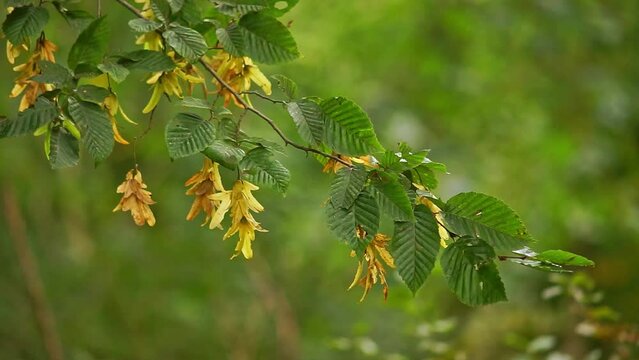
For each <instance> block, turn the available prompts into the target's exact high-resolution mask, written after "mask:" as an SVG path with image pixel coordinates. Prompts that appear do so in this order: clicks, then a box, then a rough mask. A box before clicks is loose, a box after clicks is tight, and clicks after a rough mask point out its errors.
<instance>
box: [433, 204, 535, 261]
mask: <svg viewBox="0 0 639 360" xmlns="http://www.w3.org/2000/svg"><path fill="white" fill-rule="evenodd" d="M443 210H444V212H443V215H444V219H445V221H446V223H447V225H448V229H450V230H451V231H452V232H454V233H455V234H457V235H469V236H476V237H479V238H482V239H483V240H484V241H486V242H488V243H489V244H490V245H492V246H494V247H495V248H497V249H501V250H514V249H520V248H522V247H524V246H525V245H526V244H527V243H529V242H531V241H532V238H531V236H530V235H529V234H528V230H527V229H526V226H525V225H524V223H523V222H522V221H521V218H520V217H519V215H517V214H516V213H515V212H514V211H513V210H512V209H511V208H509V207H508V205H506V204H504V203H503V202H502V201H501V200H498V199H496V198H494V197H492V196H488V195H485V194H480V193H474V192H469V193H461V194H458V195H456V196H454V197H452V198H451V199H450V200H448V202H447V203H446V206H445V208H444V209H443Z"/></svg>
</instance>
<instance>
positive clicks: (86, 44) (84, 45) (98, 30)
mask: <svg viewBox="0 0 639 360" xmlns="http://www.w3.org/2000/svg"><path fill="white" fill-rule="evenodd" d="M108 42H109V25H108V24H107V22H106V17H105V16H102V17H100V18H98V19H95V20H94V21H93V22H92V23H91V24H90V25H89V26H88V27H87V28H86V29H84V31H82V32H81V33H80V35H79V36H78V39H77V40H76V41H75V43H74V44H73V46H72V47H71V50H70V51H69V59H68V63H69V67H71V68H72V69H74V68H75V67H76V66H77V65H78V64H81V63H87V64H92V65H96V64H98V63H100V62H102V57H103V56H104V54H105V53H106V51H107V45H108Z"/></svg>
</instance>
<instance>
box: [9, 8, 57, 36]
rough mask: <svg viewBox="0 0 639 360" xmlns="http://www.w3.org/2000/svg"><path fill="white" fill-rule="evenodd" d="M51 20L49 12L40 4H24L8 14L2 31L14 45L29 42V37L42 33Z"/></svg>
mask: <svg viewBox="0 0 639 360" xmlns="http://www.w3.org/2000/svg"><path fill="white" fill-rule="evenodd" d="M48 21H49V12H48V11H47V9H45V8H43V7H40V6H31V5H30V6H23V7H19V8H16V9H14V10H13V11H12V12H11V13H10V14H8V15H7V18H6V19H5V21H4V23H3V24H2V31H4V34H5V36H6V37H7V39H8V40H9V41H11V42H12V43H13V44H14V45H18V44H22V43H28V41H27V38H29V37H31V36H36V35H40V32H41V31H42V30H43V29H44V26H45V25H46V24H47V22H48Z"/></svg>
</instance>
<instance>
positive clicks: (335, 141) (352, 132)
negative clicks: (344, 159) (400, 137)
mask: <svg viewBox="0 0 639 360" xmlns="http://www.w3.org/2000/svg"><path fill="white" fill-rule="evenodd" d="M320 106H321V108H322V111H323V114H324V126H325V128H324V129H325V131H324V134H325V139H326V143H327V145H328V146H330V147H331V148H333V149H335V151H337V152H338V153H340V154H344V155H350V156H359V155H367V154H371V153H374V152H377V151H381V150H382V149H383V148H382V145H381V144H380V143H379V141H378V140H377V135H375V130H373V124H372V123H371V121H370V119H369V118H368V115H366V113H365V112H364V110H362V108H360V107H359V106H358V105H357V104H355V103H354V102H352V101H351V100H348V99H345V98H343V97H333V98H330V99H327V100H324V101H322V103H321V104H320Z"/></svg>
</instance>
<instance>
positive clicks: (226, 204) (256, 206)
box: [209, 180, 267, 259]
mask: <svg viewBox="0 0 639 360" xmlns="http://www.w3.org/2000/svg"><path fill="white" fill-rule="evenodd" d="M258 189H259V188H258V187H257V186H255V185H253V184H251V183H250V182H248V181H246V180H237V181H236V182H235V184H233V189H232V190H225V191H221V192H218V193H216V194H213V195H211V196H209V199H211V200H213V201H214V202H215V204H216V207H217V209H216V210H215V213H214V214H213V216H212V217H211V223H210V224H209V228H211V229H213V228H216V227H218V226H220V224H221V223H222V220H223V219H224V215H225V214H226V213H227V212H228V211H229V209H230V210H231V227H230V228H229V229H228V231H227V232H226V234H224V240H226V239H228V238H230V237H231V236H233V235H235V233H237V232H239V235H240V239H239V240H238V242H237V245H236V246H235V253H234V254H233V256H232V257H231V259H233V258H235V257H236V256H238V255H239V254H240V253H242V255H244V257H245V258H246V259H250V258H252V257H253V248H252V247H251V243H252V242H253V241H254V240H255V231H261V232H266V231H267V230H266V229H264V228H262V226H261V225H260V223H258V222H257V221H255V218H253V215H252V214H251V211H253V212H262V211H264V207H263V206H262V205H261V204H260V203H259V202H258V201H257V200H256V199H255V197H253V194H252V193H251V191H254V190H258Z"/></svg>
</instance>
